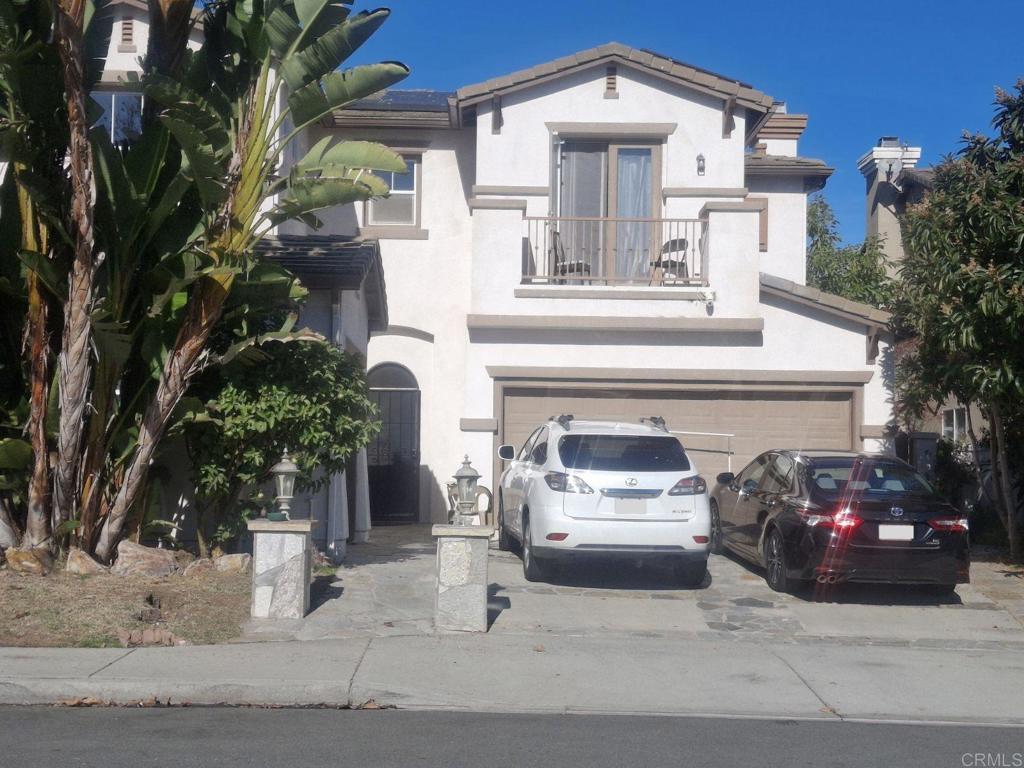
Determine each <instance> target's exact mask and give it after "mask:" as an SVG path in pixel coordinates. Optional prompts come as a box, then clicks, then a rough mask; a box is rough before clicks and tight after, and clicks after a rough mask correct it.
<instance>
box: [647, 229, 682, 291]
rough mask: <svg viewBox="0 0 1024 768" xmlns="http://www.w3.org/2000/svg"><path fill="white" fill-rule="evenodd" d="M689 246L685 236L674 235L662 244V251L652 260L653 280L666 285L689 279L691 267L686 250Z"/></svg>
mask: <svg viewBox="0 0 1024 768" xmlns="http://www.w3.org/2000/svg"><path fill="white" fill-rule="evenodd" d="M689 247H690V243H689V241H688V240H687V239H686V238H685V237H674V238H672V239H671V240H669V241H668V242H666V243H665V244H664V245H663V246H661V252H660V253H659V254H658V256H657V258H655V259H654V261H652V262H651V282H652V283H661V284H662V285H665V284H666V283H675V282H677V281H683V282H685V281H686V280H688V279H689V277H690V268H689V265H688V264H687V263H686V250H687V248H689Z"/></svg>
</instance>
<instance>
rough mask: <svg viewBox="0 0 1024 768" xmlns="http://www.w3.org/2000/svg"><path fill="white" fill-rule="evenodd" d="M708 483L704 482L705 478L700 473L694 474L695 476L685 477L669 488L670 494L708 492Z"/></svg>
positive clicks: (698, 494) (685, 494)
mask: <svg viewBox="0 0 1024 768" xmlns="http://www.w3.org/2000/svg"><path fill="white" fill-rule="evenodd" d="M707 491H708V484H707V483H706V482H704V478H703V477H701V476H700V475H694V476H693V477H684V478H683V479H682V480H680V481H679V482H678V483H676V484H675V485H673V486H672V487H671V488H669V490H668V495H669V496H700V495H701V494H702V493H707Z"/></svg>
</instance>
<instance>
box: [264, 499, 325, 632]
mask: <svg viewBox="0 0 1024 768" xmlns="http://www.w3.org/2000/svg"><path fill="white" fill-rule="evenodd" d="M314 522H315V521H313V520H281V521H275V520H266V519H264V518H257V519H255V520H250V521H249V523H248V526H249V530H250V531H251V532H252V553H253V554H252V610H251V614H252V617H253V618H254V619H301V618H302V617H303V616H305V615H306V613H307V612H308V611H309V585H310V583H311V582H312V579H313V543H312V531H313V523H314Z"/></svg>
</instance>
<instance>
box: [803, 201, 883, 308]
mask: <svg viewBox="0 0 1024 768" xmlns="http://www.w3.org/2000/svg"><path fill="white" fill-rule="evenodd" d="M807 240H808V243H807V284H808V285H811V286H813V287H815V288H818V289H820V290H822V291H825V292H827V293H834V294H836V295H837V296H843V297H844V298H847V299H851V300H853V301H860V302H863V303H864V304H870V305H872V306H874V307H879V308H882V307H887V306H888V305H889V303H890V302H891V300H892V284H893V281H892V280H891V279H890V277H889V274H888V272H887V271H886V259H885V254H884V252H883V251H882V247H881V243H880V242H879V241H878V239H876V238H869V239H868V240H866V241H864V242H863V243H861V244H860V245H847V246H840V245H839V241H840V238H839V232H838V223H837V222H836V217H835V214H834V213H833V211H832V206H830V205H829V204H828V201H827V200H826V199H825V198H824V196H822V195H817V196H815V197H814V198H813V199H812V200H811V202H810V204H809V205H808V206H807Z"/></svg>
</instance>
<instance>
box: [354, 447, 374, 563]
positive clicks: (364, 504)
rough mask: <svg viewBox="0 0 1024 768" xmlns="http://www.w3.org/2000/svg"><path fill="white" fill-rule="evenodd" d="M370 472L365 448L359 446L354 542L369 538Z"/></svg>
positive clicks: (359, 542) (364, 540)
mask: <svg viewBox="0 0 1024 768" xmlns="http://www.w3.org/2000/svg"><path fill="white" fill-rule="evenodd" d="M371 527H372V526H371V524H370V473H369V470H368V469H367V465H366V449H365V448H360V449H359V453H358V454H357V455H356V530H355V533H354V535H353V536H352V542H353V543H355V544H365V543H366V542H368V541H369V540H370V528H371Z"/></svg>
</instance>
